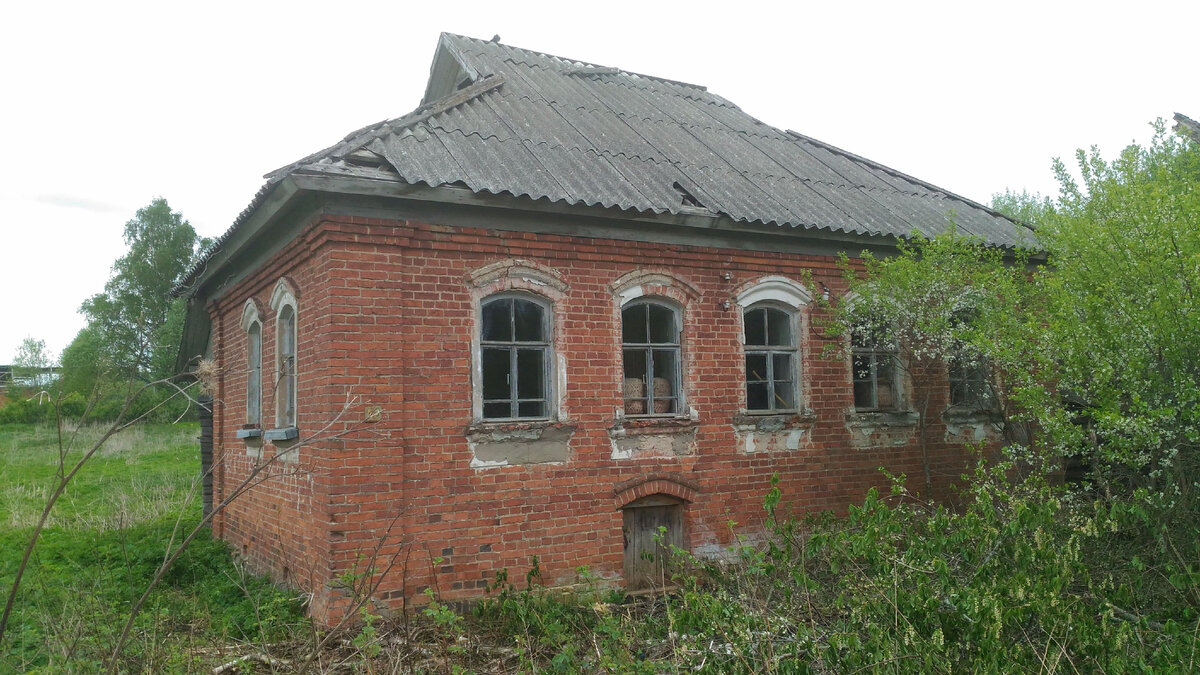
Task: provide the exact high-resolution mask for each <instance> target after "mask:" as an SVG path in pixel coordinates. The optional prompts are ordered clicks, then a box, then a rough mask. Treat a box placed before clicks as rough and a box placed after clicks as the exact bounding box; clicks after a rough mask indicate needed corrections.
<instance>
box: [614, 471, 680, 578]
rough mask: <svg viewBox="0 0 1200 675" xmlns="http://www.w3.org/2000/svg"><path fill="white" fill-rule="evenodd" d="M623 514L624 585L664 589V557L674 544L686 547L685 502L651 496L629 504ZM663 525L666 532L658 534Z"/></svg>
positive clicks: (664, 496)
mask: <svg viewBox="0 0 1200 675" xmlns="http://www.w3.org/2000/svg"><path fill="white" fill-rule="evenodd" d="M624 514H625V528H624V532H625V588H626V589H627V590H630V591H638V590H644V589H648V588H662V587H663V585H664V584H665V583H666V580H665V578H664V575H663V562H664V560H666V558H667V556H668V555H670V549H671V547H672V546H677V547H680V548H682V547H683V505H682V504H681V503H680V502H679V500H678V499H675V498H674V497H667V496H666V495H651V496H649V497H643V498H642V499H639V500H637V501H635V502H632V503H630V504H629V505H627V506H626V507H625V508H624ZM660 528H664V529H665V531H664V532H663V534H662V536H661V537H658V536H657V535H658V534H659V532H660ZM656 538H657V540H656Z"/></svg>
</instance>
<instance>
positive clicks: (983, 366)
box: [948, 356, 992, 410]
mask: <svg viewBox="0 0 1200 675" xmlns="http://www.w3.org/2000/svg"><path fill="white" fill-rule="evenodd" d="M948 365H949V367H948V370H949V375H950V405H952V406H960V407H963V408H970V409H972V410H988V409H990V408H991V407H992V389H991V383H990V382H989V381H988V368H987V363H986V362H985V361H984V360H983V359H982V358H980V357H974V358H969V357H962V356H959V357H955V358H952V359H950V363H949V364H948Z"/></svg>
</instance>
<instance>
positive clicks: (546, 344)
mask: <svg viewBox="0 0 1200 675" xmlns="http://www.w3.org/2000/svg"><path fill="white" fill-rule="evenodd" d="M506 300H511V301H514V302H515V301H524V302H530V303H533V304H534V305H537V306H538V307H539V308H541V310H542V319H541V324H542V339H541V340H537V341H528V340H520V341H519V340H517V339H516V337H517V336H516V326H515V321H516V318H515V317H516V312H515V305H514V306H513V311H512V312H510V314H509V320H510V321H511V322H514V324H513V325H511V330H512V332H511V335H512V338H513V339H512V340H485V339H484V335H483V313H484V311H485V309H486V308H487V307H488V305H491V304H493V303H496V302H503V301H506ZM478 320H479V341H478V343H477V344H478V347H477V349H476V354H475V358H476V362H477V363H478V364H479V370H478V371H477V372H478V373H479V376H480V383H479V387H478V388H477V389H476V393H477V397H478V401H479V419H481V420H482V421H484V422H504V421H521V422H527V421H540V420H549V419H552V418H553V417H554V415H555V391H554V373H555V372H556V370H555V367H554V305H553V304H552V303H551V302H550V301H549V300H547V299H545V298H542V297H540V296H537V295H534V294H532V293H521V292H511V291H506V292H501V293H495V294H493V295H489V296H487V297H485V298H483V299H482V300H480V302H479V312H478ZM489 349H493V350H496V349H502V350H507V351H508V354H509V373H517V374H518V376H517V377H511V376H510V378H509V383H508V386H509V395H508V397H507V398H506V399H487V398H484V390H485V388H484V384H483V370H484V367H485V365H484V353H485V351H486V350H489ZM522 350H526V351H528V350H541V352H542V397H541V398H524V399H522V398H521V397H520V396H519V391H518V388H519V385H520V375H519V368H518V363H517V361H518V353H519V352H520V351H522ZM505 401H507V402H508V404H509V413H510V414H509V415H507V416H494V417H489V416H488V415H487V412H486V411H487V407H488V405H489V404H499V403H503V402H505ZM538 401H540V402H541V403H542V413H543V414H541V415H521V414H520V406H521V403H532V402H538Z"/></svg>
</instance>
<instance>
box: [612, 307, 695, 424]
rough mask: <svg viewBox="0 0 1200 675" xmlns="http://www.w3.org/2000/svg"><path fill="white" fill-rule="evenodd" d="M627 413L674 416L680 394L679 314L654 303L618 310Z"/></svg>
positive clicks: (681, 406)
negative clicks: (619, 313) (619, 314)
mask: <svg viewBox="0 0 1200 675" xmlns="http://www.w3.org/2000/svg"><path fill="white" fill-rule="evenodd" d="M621 343H622V344H621V347H622V351H623V357H624V366H625V387H624V388H625V391H624V395H625V413H626V414H627V415H677V414H679V412H680V410H682V409H683V405H682V401H681V396H680V377H679V373H680V367H679V364H680V343H679V313H678V312H676V311H675V310H674V309H673V308H671V307H668V306H667V305H663V304H660V303H657V302H649V301H647V302H635V303H633V304H630V305H628V306H626V307H625V309H623V310H622V311H621Z"/></svg>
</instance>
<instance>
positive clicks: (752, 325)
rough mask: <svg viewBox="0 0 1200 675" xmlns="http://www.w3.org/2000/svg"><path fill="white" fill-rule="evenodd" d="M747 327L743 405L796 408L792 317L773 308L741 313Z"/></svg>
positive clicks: (770, 408)
mask: <svg viewBox="0 0 1200 675" xmlns="http://www.w3.org/2000/svg"><path fill="white" fill-rule="evenodd" d="M743 319H744V323H745V329H746V408H747V409H749V410H769V411H770V410H779V411H784V410H795V409H796V341H795V331H794V330H793V325H794V321H793V316H792V314H791V313H790V312H785V311H784V310H782V309H777V308H775V307H757V308H753V309H748V310H746V312H745V314H744V315H743Z"/></svg>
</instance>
